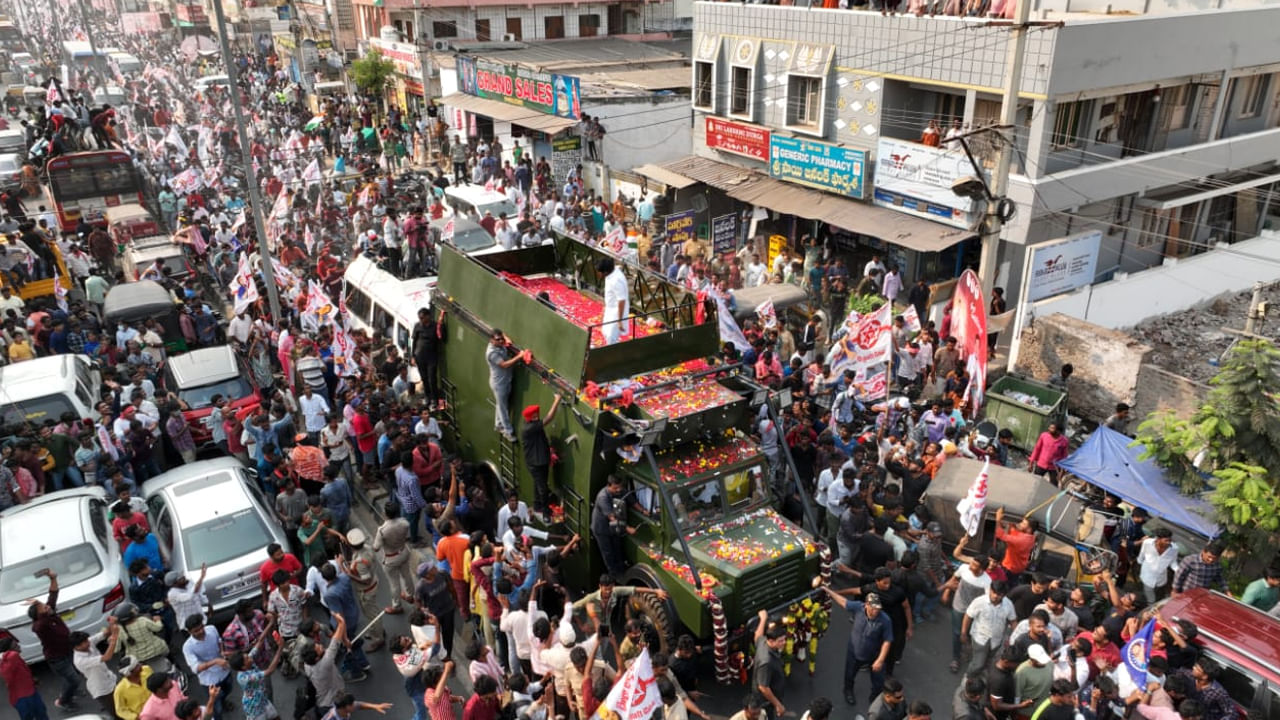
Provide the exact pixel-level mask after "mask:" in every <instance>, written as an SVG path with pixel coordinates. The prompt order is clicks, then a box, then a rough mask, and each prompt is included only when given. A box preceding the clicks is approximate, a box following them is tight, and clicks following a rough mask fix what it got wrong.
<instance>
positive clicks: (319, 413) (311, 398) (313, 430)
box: [298, 382, 329, 442]
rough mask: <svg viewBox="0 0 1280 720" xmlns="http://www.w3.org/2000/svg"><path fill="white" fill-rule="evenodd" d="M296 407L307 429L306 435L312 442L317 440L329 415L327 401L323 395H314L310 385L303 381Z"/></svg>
mask: <svg viewBox="0 0 1280 720" xmlns="http://www.w3.org/2000/svg"><path fill="white" fill-rule="evenodd" d="M298 407H299V408H301V410H302V420H303V425H304V426H305V427H306V429H307V435H308V436H309V437H310V438H311V440H312V441H313V442H314V441H316V440H318V439H319V438H320V431H321V430H323V429H324V426H325V423H326V422H327V420H326V418H327V417H328V415H329V401H328V400H325V399H324V396H323V395H316V394H315V392H314V391H313V390H312V389H311V385H309V384H307V383H305V382H304V383H303V384H302V395H301V397H299V398H298Z"/></svg>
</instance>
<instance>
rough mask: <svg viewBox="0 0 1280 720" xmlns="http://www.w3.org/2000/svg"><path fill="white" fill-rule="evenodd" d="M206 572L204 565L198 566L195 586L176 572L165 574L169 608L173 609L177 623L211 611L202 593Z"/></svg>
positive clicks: (171, 571)
mask: <svg viewBox="0 0 1280 720" xmlns="http://www.w3.org/2000/svg"><path fill="white" fill-rule="evenodd" d="M208 570H209V568H208V566H207V565H206V564H205V563H201V564H200V577H199V578H197V579H196V584H195V585H192V584H191V581H190V580H188V579H187V576H186V575H184V574H182V573H180V572H178V571H177V570H170V571H169V572H167V573H165V575H164V584H165V585H167V586H168V587H169V592H168V599H169V607H171V608H173V616H174V617H175V618H179V622H182V621H185V620H186V619H187V618H189V617H191V616H192V615H199V614H200V613H203V612H204V611H205V610H206V609H210V610H211V609H212V607H211V606H210V605H209V598H208V597H206V596H205V592H204V578H205V575H206V574H207V573H208Z"/></svg>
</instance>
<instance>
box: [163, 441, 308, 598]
mask: <svg viewBox="0 0 1280 720" xmlns="http://www.w3.org/2000/svg"><path fill="white" fill-rule="evenodd" d="M142 495H143V497H144V498H145V499H146V501H147V514H148V515H150V519H151V527H153V528H155V533H156V540H157V541H158V542H159V543H160V554H161V555H162V556H163V557H164V559H165V563H166V564H167V566H168V567H169V568H170V569H171V570H176V571H178V572H180V573H184V574H186V576H187V577H188V578H190V579H191V580H192V582H194V581H195V578H196V577H198V576H199V574H200V565H201V564H207V565H208V566H209V568H208V574H207V575H206V576H205V581H204V588H205V594H206V595H207V596H208V597H209V602H210V603H211V604H212V605H213V610H214V613H215V614H222V613H224V612H225V611H229V610H232V609H234V607H235V604H236V603H237V602H238V601H240V600H242V599H244V598H257V597H259V596H260V595H259V594H260V593H261V588H262V585H261V583H260V582H259V580H258V568H259V567H261V566H262V563H263V562H264V561H265V560H266V559H267V546H268V545H270V544H271V543H280V544H281V545H283V546H285V547H288V544H289V542H288V539H287V538H286V537H285V534H284V530H282V529H281V527H280V524H279V522H277V521H276V519H275V515H274V513H273V512H272V510H271V508H272V505H271V504H270V502H269V501H268V500H267V498H266V497H265V496H264V495H263V494H262V491H261V490H259V489H258V484H257V481H256V479H255V477H254V475H252V474H251V472H250V471H249V470H248V469H247V468H245V466H243V465H241V464H240V461H239V460H236V459H235V458H232V457H224V458H218V459H216V460H202V461H200V462H195V463H190V464H187V465H183V466H181V467H177V468H174V469H173V470H169V471H168V472H164V473H161V474H160V475H157V476H156V477H154V478H152V479H150V480H148V481H147V482H146V483H144V484H143V486H142ZM179 622H181V620H179Z"/></svg>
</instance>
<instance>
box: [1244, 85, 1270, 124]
mask: <svg viewBox="0 0 1280 720" xmlns="http://www.w3.org/2000/svg"><path fill="white" fill-rule="evenodd" d="M1269 80H1271V76H1270V75H1253V76H1251V77H1247V78H1236V95H1237V96H1238V97H1239V98H1240V109H1239V112H1238V113H1237V114H1236V117H1240V118H1251V117H1257V116H1259V115H1261V114H1262V110H1263V107H1264V106H1265V105H1266V101H1267V88H1268V87H1269V86H1270V85H1271V83H1270V82H1269Z"/></svg>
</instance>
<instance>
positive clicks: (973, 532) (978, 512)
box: [956, 458, 991, 537]
mask: <svg viewBox="0 0 1280 720" xmlns="http://www.w3.org/2000/svg"><path fill="white" fill-rule="evenodd" d="M990 467H991V460H990V458H988V459H987V460H985V461H984V462H983V463H982V472H980V473H978V477H976V478H974V479H973V484H972V485H970V486H969V492H968V493H966V494H965V496H964V497H963V498H960V502H958V503H956V511H957V512H959V513H960V525H961V526H962V527H964V529H965V532H967V533H969V537H977V535H978V530H979V529H980V528H981V527H982V511H983V510H986V509H987V471H988V469H989V468H990Z"/></svg>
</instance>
